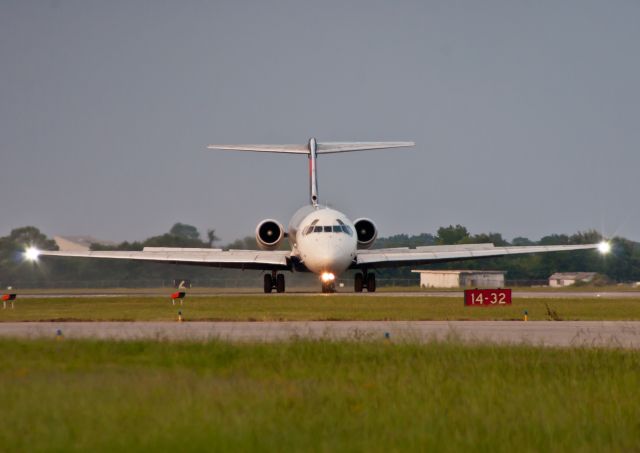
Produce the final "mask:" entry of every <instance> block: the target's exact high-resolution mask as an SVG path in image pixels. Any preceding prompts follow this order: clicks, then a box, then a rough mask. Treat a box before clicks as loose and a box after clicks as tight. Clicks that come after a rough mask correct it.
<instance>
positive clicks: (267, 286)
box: [264, 274, 273, 293]
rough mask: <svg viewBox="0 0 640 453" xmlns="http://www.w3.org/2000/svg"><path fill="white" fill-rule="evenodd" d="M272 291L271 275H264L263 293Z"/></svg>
mask: <svg viewBox="0 0 640 453" xmlns="http://www.w3.org/2000/svg"><path fill="white" fill-rule="evenodd" d="M272 289H273V278H271V274H265V275H264V292H265V293H270V292H271V290H272Z"/></svg>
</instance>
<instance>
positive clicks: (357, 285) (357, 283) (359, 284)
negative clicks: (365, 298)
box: [354, 272, 364, 293]
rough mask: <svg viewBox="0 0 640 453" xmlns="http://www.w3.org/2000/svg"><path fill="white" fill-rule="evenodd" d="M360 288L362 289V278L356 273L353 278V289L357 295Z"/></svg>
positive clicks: (360, 290)
mask: <svg viewBox="0 0 640 453" xmlns="http://www.w3.org/2000/svg"><path fill="white" fill-rule="evenodd" d="M362 288H364V277H363V275H362V274H361V273H360V272H358V273H357V274H356V275H355V277H354V289H355V291H356V292H357V293H361V292H362Z"/></svg>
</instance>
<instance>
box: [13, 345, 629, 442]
mask: <svg viewBox="0 0 640 453" xmlns="http://www.w3.org/2000/svg"><path fill="white" fill-rule="evenodd" d="M0 350H2V354H0V414H1V415H2V423H0V449H1V450H2V451H42V450H48V451H74V450H75V451H77V450H84V451H120V450H125V451H138V450H147V451H151V450H153V451H182V450H190V451H195V450H198V451H252V450H259V451H384V452H386V451H407V450H409V451H467V450H472V451H505V452H511V451H636V450H638V449H639V448H640V405H639V404H638V398H639V396H640V395H639V390H638V389H639V388H640V354H639V353H638V352H635V351H623V350H601V349H597V350H591V349H549V348H544V349H543V348H534V347H524V346H523V347H498V346H461V345H459V344H457V343H455V342H447V343H430V344H427V345H422V346H421V345H415V344H393V343H377V342H361V343H353V342H350V343H340V342H290V343H280V344H268V345H267V344H244V345H239V344H229V343H221V342H208V343H163V342H98V341H69V340H62V341H58V342H56V341H20V340H0Z"/></svg>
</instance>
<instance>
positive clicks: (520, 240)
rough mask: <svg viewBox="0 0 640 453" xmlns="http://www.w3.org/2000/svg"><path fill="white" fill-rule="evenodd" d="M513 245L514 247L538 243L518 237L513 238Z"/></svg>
mask: <svg viewBox="0 0 640 453" xmlns="http://www.w3.org/2000/svg"><path fill="white" fill-rule="evenodd" d="M511 243H512V244H513V245H515V246H526V245H536V243H535V242H533V241H532V240H530V239H529V238H525V237H522V236H518V237H515V238H513V240H512V241H511Z"/></svg>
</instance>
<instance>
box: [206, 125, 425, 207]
mask: <svg viewBox="0 0 640 453" xmlns="http://www.w3.org/2000/svg"><path fill="white" fill-rule="evenodd" d="M414 145H415V143H413V142H321V143H318V142H317V141H316V139H315V138H310V139H309V142H308V143H307V145H306V146H305V145H208V146H207V148H209V149H220V150H228V151H256V152H263V153H283V154H305V155H307V156H308V158H309V197H310V201H311V204H312V205H313V206H314V207H317V206H318V167H317V162H318V155H319V154H332V153H347V152H351V151H368V150H374V149H384V148H407V147H411V146H414Z"/></svg>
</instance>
